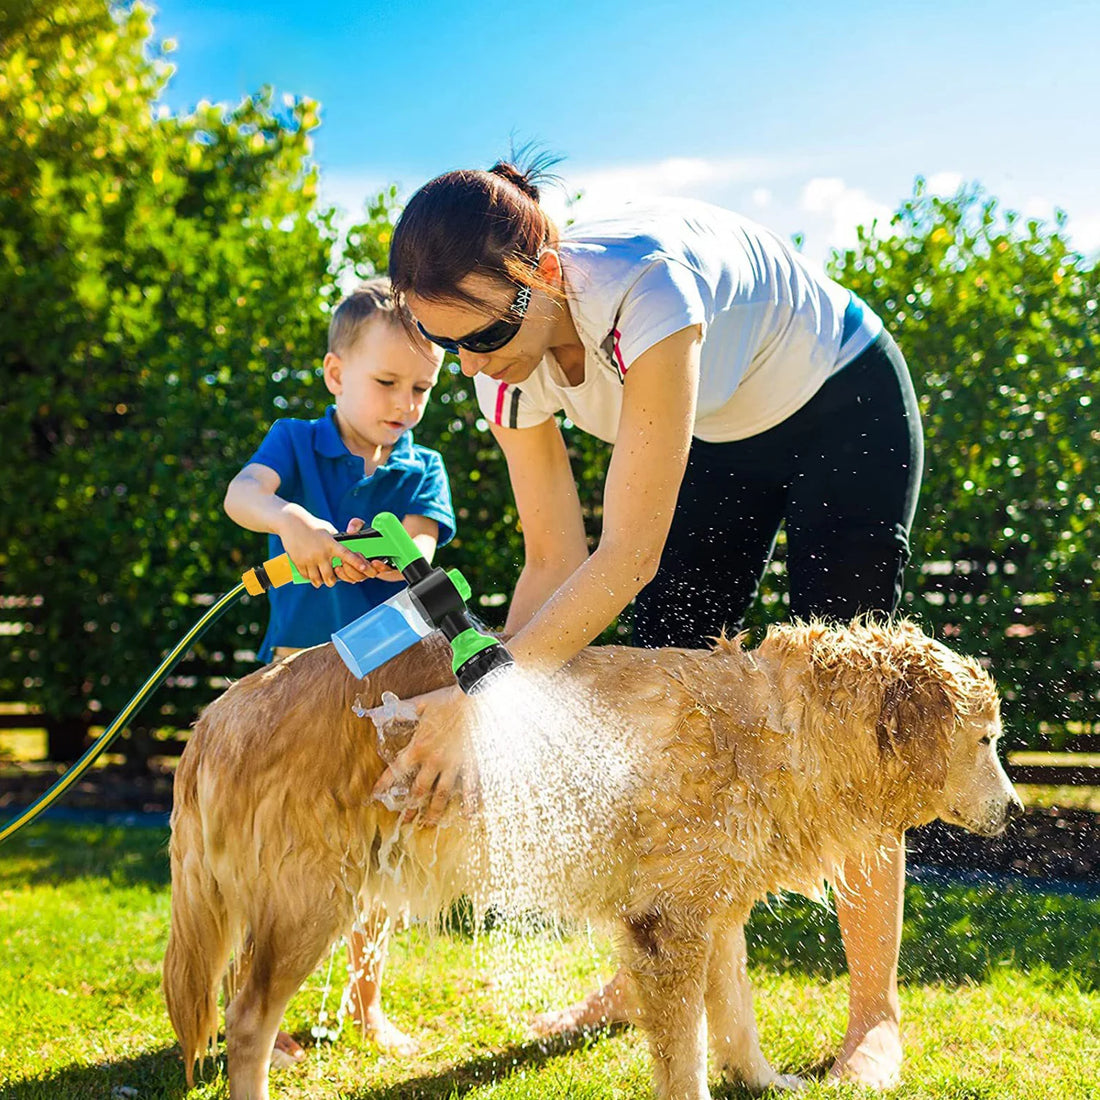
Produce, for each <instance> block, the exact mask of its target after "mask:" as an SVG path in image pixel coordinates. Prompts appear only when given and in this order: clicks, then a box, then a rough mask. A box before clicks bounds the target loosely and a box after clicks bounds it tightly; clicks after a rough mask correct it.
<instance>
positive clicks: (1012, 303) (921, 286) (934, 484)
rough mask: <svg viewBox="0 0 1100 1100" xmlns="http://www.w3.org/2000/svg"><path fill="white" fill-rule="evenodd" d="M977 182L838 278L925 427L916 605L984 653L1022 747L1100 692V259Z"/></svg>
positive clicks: (1080, 716)
mask: <svg viewBox="0 0 1100 1100" xmlns="http://www.w3.org/2000/svg"><path fill="white" fill-rule="evenodd" d="M1064 229H1065V218H1064V216H1063V215H1059V216H1058V217H1057V218H1056V220H1055V223H1054V225H1053V226H1050V225H1045V224H1043V223H1042V222H1039V221H1034V220H1032V221H1027V222H1022V221H1021V219H1020V218H1019V217H1018V216H1016V215H1015V214H1013V213H1011V212H1007V213H1005V214H1003V215H1002V214H1001V213H1000V211H999V210H998V204H997V202H996V201H995V200H994V199H992V198H990V197H989V196H987V195H985V194H984V193H983V192H982V191H981V190H980V189H979V188H977V187H970V188H964V189H962V190H960V191H959V193H958V194H956V195H955V196H954V197H952V198H939V197H937V196H934V195H930V194H928V193H927V192H926V190H925V189H924V186H923V182H922V181H920V180H918V182H917V186H916V189H915V191H914V194H913V197H912V198H911V199H910V200H909V201H907V202H906V203H905V204H904V205H903V206H902V207H901V209H900V210H899V212H898V214H897V215H896V216H895V218H894V219H893V221H892V223H891V226H890V230H889V232H888V233H881V234H880V233H879V232H878V231H877V228H876V227H874V226H872V227H871V228H870V229H869V230H861V231H860V235H859V242H858V244H857V246H856V247H855V248H854V249H851V250H849V251H847V252H845V253H844V254H842V255H838V256H836V257H835V261H834V265H833V266H834V274H835V275H836V277H837V278H838V279H839V281H840V282H842V283H843V284H844V285H845V286H848V287H850V288H851V289H852V290H854V291H855V292H856V293H858V294H860V295H861V296H862V297H863V298H864V299H865V300H866V301H867V302H868V303H870V304H871V305H872V306H873V307H874V309H875V310H876V311H877V312H878V313H879V315H880V316H881V317H882V318H883V319H884V320H885V322H886V324H887V326H888V327H889V328H890V330H891V331H892V332H893V333H894V334H895V335H896V337H897V339H898V342H899V344H900V345H901V347H902V350H903V351H904V352H905V355H906V358H907V360H908V362H909V364H910V367H911V370H912V373H913V379H914V383H915V385H916V388H917V393H918V395H919V397H920V403H921V413H922V417H923V419H924V424H925V429H926V435H927V444H928V448H927V460H926V472H925V479H924V488H923V491H922V496H921V506H920V509H919V511H918V515H917V520H916V526H915V530H914V538H913V550H914V556H913V563H912V566H911V568H910V573H909V585H908V588H909V591H908V593H907V600H908V607H909V609H910V610H911V611H912V612H914V613H916V614H917V615H919V617H920V618H922V619H923V620H925V621H926V622H928V623H929V624H930V625H931V626H932V627H934V628H935V629H936V630H937V631H938V632H939V633H940V634H941V635H943V636H944V637H945V638H948V639H957V641H958V644H959V646H960V648H961V649H962V650H963V651H965V652H982V653H984V654H986V655H987V657H988V659H989V661H990V664H991V667H992V670H993V672H994V674H995V675H996V677H997V679H998V681H999V683H1000V684H1001V686H1002V688H1003V690H1004V694H1005V697H1006V699H1007V701H1008V704H1009V705H1008V707H1007V717H1008V722H1009V728H1010V729H1011V730H1013V732H1014V735H1015V736H1017V737H1019V738H1020V739H1024V738H1028V737H1034V736H1035V734H1036V733H1037V731H1039V729H1040V728H1041V727H1042V726H1043V725H1044V724H1046V723H1053V724H1058V723H1062V722H1065V721H1069V720H1076V721H1082V722H1093V721H1095V717H1096V702H1097V699H1098V698H1100V604H1098V595H1097V587H1098V585H1097V580H1098V578H1097V569H1098V560H1100V534H1098V526H1097V522H1096V509H1097V506H1098V503H1100V461H1098V453H1100V447H1098V446H1097V444H1098V443H1100V430H1098V429H1100V422H1098V420H1097V410H1096V404H1095V402H1096V400H1097V398H1096V394H1097V393H1098V392H1100V309H1098V300H1100V265H1097V264H1096V263H1095V262H1092V263H1090V262H1089V261H1087V260H1086V259H1085V258H1084V257H1082V256H1081V255H1079V254H1077V253H1075V252H1074V251H1073V250H1072V249H1071V248H1070V246H1069V244H1068V243H1067V241H1066V238H1065V233H1064Z"/></svg>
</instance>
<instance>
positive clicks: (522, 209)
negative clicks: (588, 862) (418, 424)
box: [379, 163, 923, 1087]
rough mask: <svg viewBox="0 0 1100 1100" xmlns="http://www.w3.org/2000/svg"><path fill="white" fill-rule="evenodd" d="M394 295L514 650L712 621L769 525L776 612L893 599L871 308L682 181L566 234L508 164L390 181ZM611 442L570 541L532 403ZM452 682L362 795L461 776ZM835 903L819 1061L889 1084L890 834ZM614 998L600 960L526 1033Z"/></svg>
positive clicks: (732, 600) (903, 483) (548, 445)
mask: <svg viewBox="0 0 1100 1100" xmlns="http://www.w3.org/2000/svg"><path fill="white" fill-rule="evenodd" d="M390 277H391V279H392V281H393V287H394V293H395V295H396V296H397V298H398V299H399V300H404V301H405V302H406V303H407V305H408V307H409V310H410V312H411V314H412V316H413V317H414V318H415V319H416V322H417V324H418V326H419V327H420V329H421V331H422V332H423V333H424V335H426V336H427V337H428V339H430V340H432V341H434V342H435V343H437V344H439V345H441V346H442V347H444V348H446V349H448V350H450V351H452V352H455V353H456V354H457V355H458V357H459V361H460V363H461V366H462V370H463V373H465V374H467V375H469V376H472V377H473V378H474V380H475V387H476V390H477V395H478V400H479V402H480V404H481V408H482V410H483V411H484V415H485V416H486V419H488V420H489V421H490V425H491V430H492V432H493V434H494V436H495V437H496V439H497V441H498V442H499V443H500V445H501V447H502V449H503V451H504V454H505V457H506V459H507V463H508V471H509V476H510V479H511V482H512V488H513V491H514V493H515V498H516V505H517V508H518V512H519V518H520V521H521V523H522V526H523V537H524V550H525V562H524V567H523V570H522V573H521V575H520V578H519V581H518V582H517V585H516V590H515V594H514V596H513V599H512V603H511V607H510V610H509V615H508V621H507V626H506V629H507V630H508V631H509V632H512V633H514V637H513V638H512V639H511V641H510V642H509V649H510V651H511V653H512V655H513V656H514V657H515V659H516V661H517V662H518V663H519V664H520V665H521V666H531V667H542V668H544V669H546V668H550V669H552V668H557V667H558V666H560V665H562V664H564V663H565V662H566V661H568V660H569V659H570V658H571V657H573V656H574V655H575V654H576V653H577V652H578V651H579V650H580V649H581V648H582V647H583V646H585V645H586V644H588V643H589V642H591V641H592V640H593V639H594V638H596V637H597V636H598V635H599V633H600V632H601V631H602V630H603V629H604V628H605V627H606V626H607V625H608V624H609V623H610V622H612V621H613V619H614V618H615V617H616V616H617V615H618V614H619V612H621V611H622V610H623V609H624V608H625V607H626V606H627V604H628V603H630V601H631V600H632V599H635V598H636V603H635V627H634V629H635V641H636V644H639V645H643V646H662V645H678V646H703V645H705V644H706V642H707V639H708V638H709V637H711V636H713V635H715V634H717V633H718V632H719V631H720V630H721V629H722V628H726V629H736V627H737V624H738V623H739V621H740V619H741V617H742V616H743V614H744V612H745V610H746V608H747V607H748V605H749V603H750V602H751V600H752V598H753V595H754V593H755V591H756V586H757V584H758V581H759V578H760V576H761V573H762V571H763V569H764V568H765V566H766V564H767V562H768V559H769V557H770V554H771V550H772V547H773V545H774V541H775V537H776V533H777V531H778V528H779V526H780V524H781V523H785V524H786V530H787V545H788V575H789V581H790V601H791V613H792V614H793V615H796V616H799V617H801V618H809V617H811V616H820V617H831V618H839V619H848V618H850V617H851V616H853V615H855V614H857V613H860V612H865V611H880V612H886V613H889V612H892V611H893V610H894V609H895V608H896V606H897V604H898V601H899V599H900V594H901V579H902V571H903V569H904V565H905V562H906V560H907V558H908V533H909V529H910V526H911V524H912V520H913V514H914V510H915V507H916V498H917V493H918V489H919V484H920V471H921V463H922V458H923V452H922V442H921V434H920V422H919V414H918V411H917V404H916V399H915V395H914V393H913V387H912V383H911V382H910V380H909V376H908V372H907V369H906V365H905V361H904V359H903V358H902V356H901V353H900V352H899V351H898V349H897V347H896V345H895V344H894V342H893V341H892V340H891V339H890V337H889V336H888V335H887V334H886V333H885V332H884V331H883V330H882V324H881V322H880V321H879V319H878V318H877V317H875V316H874V314H873V313H871V311H870V310H869V309H868V308H867V307H866V306H865V305H864V304H863V303H862V302H860V301H859V299H858V298H856V297H854V296H853V295H852V294H850V293H849V292H848V291H847V290H845V289H844V288H843V287H841V286H839V285H838V284H836V283H835V282H833V281H831V280H829V279H827V278H826V277H825V276H823V275H821V274H818V273H816V272H814V271H813V270H812V269H811V268H810V267H809V266H808V265H807V264H806V263H805V262H804V261H803V259H802V258H801V257H800V256H799V255H798V254H797V253H796V252H794V251H793V250H792V249H791V248H790V246H789V245H787V244H786V243H785V242H783V241H782V240H780V239H779V238H778V237H776V236H774V235H772V234H771V233H769V232H767V231H766V230H764V229H762V228H760V227H759V226H756V225H754V224H753V223H751V222H749V221H746V220H744V219H742V218H740V217H738V216H736V215H734V214H730V213H728V212H726V211H723V210H719V209H716V208H714V207H710V206H707V205H704V204H702V203H693V202H687V201H675V202H672V201H670V202H666V203H660V204H654V205H652V206H648V207H644V208H638V209H629V208H627V209H624V212H623V213H622V215H621V216H619V217H617V218H615V219H613V220H610V221H607V222H604V223H602V224H599V225H593V226H589V227H587V228H586V229H580V228H575V229H571V230H570V232H569V235H568V237H566V238H562V237H560V236H559V234H558V232H557V230H556V228H555V227H554V225H553V223H552V222H551V221H550V219H549V218H547V217H546V215H545V214H544V213H543V211H542V209H541V208H540V206H539V203H538V189H537V186H536V185H535V182H534V180H533V179H532V173H531V172H530V171H529V172H526V173H525V172H521V171H519V170H518V169H517V168H515V167H514V166H512V165H510V164H506V163H501V164H497V165H496V166H495V167H494V168H493V169H491V170H490V171H489V172H480V171H456V172H449V173H447V174H445V175H443V176H440V177H438V178H437V179H435V180H432V181H431V182H429V183H428V184H426V185H425V186H424V187H423V188H421V189H420V191H418V192H417V193H416V194H415V195H414V196H413V197H412V199H411V200H410V202H409V204H408V206H407V207H406V208H405V211H404V213H403V214H402V216H401V219H400V221H399V223H398V225H397V227H396V229H395V232H394V237H393V242H392V246H391V252H390ZM561 411H564V413H565V415H567V416H568V417H569V418H570V419H571V420H572V421H573V423H574V424H576V425H577V426H578V427H579V428H581V429H583V430H585V431H588V432H590V433H592V434H594V435H597V436H599V437H600V438H602V439H605V440H608V441H611V442H613V444H614V449H613V452H612V457H611V461H610V463H609V466H608V470H607V476H606V482H605V489H604V516H603V531H602V534H601V537H600V541H599V545H598V546H597V548H596V549H595V550H594V551H593V552H592V553H591V554H589V553H588V550H587V546H586V542H585V534H584V528H583V525H582V521H581V510H580V505H579V502H578V497H577V491H576V485H575V482H574V479H573V475H572V472H571V470H570V466H569V461H568V457H567V454H566V448H565V444H564V442H563V439H562V435H561V432H560V431H559V429H558V427H557V423H556V421H555V419H554V414H555V413H557V412H561ZM465 706H466V703H465V700H464V698H463V697H462V695H461V693H460V692H459V690H458V689H457V688H454V689H448V690H447V691H444V692H440V693H435V695H433V696H432V697H430V699H429V700H428V701H427V703H426V705H425V709H424V712H423V717H422V719H421V725H420V728H419V730H418V733H417V736H416V738H415V739H414V741H413V742H412V743H411V744H410V745H409V747H408V748H407V749H406V751H405V752H404V753H402V754H401V756H399V757H398V759H397V760H396V761H395V763H394V765H393V767H392V768H391V770H390V771H389V772H388V773H387V774H386V775H385V776H383V778H382V780H381V781H380V784H379V790H384V789H386V788H387V787H388V786H390V785H392V784H393V783H394V782H396V781H397V780H399V779H400V780H401V781H402V782H409V783H410V796H409V798H410V801H409V805H410V807H411V808H410V810H409V811H408V813H407V818H408V819H409V820H411V819H412V818H414V817H416V815H417V813H418V812H419V813H422V815H423V816H422V820H423V821H424V822H425V823H428V824H430V823H433V822H434V821H436V820H438V817H439V815H440V814H441V813H442V811H443V809H444V808H445V807H446V805H447V802H448V800H449V799H450V797H451V795H452V793H453V792H454V790H455V788H456V786H457V785H458V784H459V783H460V781H461V774H462V769H463V766H464V762H463V759H462V750H461V746H460V743H459V741H458V739H456V738H454V737H453V736H449V731H452V730H453V729H454V728H456V723H461V720H462V715H463V708H464V707H465ZM848 871H849V874H848V881H849V885H850V889H849V892H848V894H847V896H846V897H845V898H843V899H840V898H838V901H837V909H838V913H839V916H840V924H841V929H842V932H843V936H844V943H845V949H846V952H847V956H848V960H849V966H850V972H851V988H850V998H849V1002H850V1003H849V1008H850V1013H849V1026H848V1033H847V1036H846V1038H845V1042H844V1045H843V1048H842V1050H841V1054H840V1056H839V1058H838V1059H837V1062H836V1065H835V1066H834V1069H833V1072H834V1073H835V1074H836V1075H838V1076H845V1077H851V1078H855V1079H857V1080H860V1081H863V1082H865V1083H867V1084H872V1085H878V1086H880V1087H883V1086H887V1085H889V1084H890V1083H892V1082H893V1081H894V1080H895V1079H896V1077H897V1073H898V1068H899V1066H900V1061H901V1046H900V1040H899V1035H898V1022H899V1016H900V1011H899V1007H898V995H897V959H898V947H899V944H900V938H901V915H902V892H903V886H904V849H903V846H902V839H901V838H900V837H899V838H898V842H897V845H896V846H895V848H894V849H893V850H892V851H890V852H888V853H887V855H886V858H884V859H883V860H881V861H880V862H879V863H878V865H877V866H876V867H875V868H874V869H873V870H872V871H870V872H869V873H868V872H864V871H861V870H860V869H859V868H858V867H852V868H849V869H848ZM629 1015H630V1004H629V990H628V988H627V985H626V983H625V979H624V977H623V975H621V974H620V975H617V976H616V977H615V978H614V979H613V980H612V981H611V983H610V984H609V985H608V986H606V987H605V988H604V989H602V990H600V991H598V992H597V993H595V994H593V995H592V996H591V997H589V998H588V999H587V1000H586V1001H584V1002H582V1003H581V1004H580V1005H577V1006H573V1007H572V1008H570V1009H567V1010H565V1011H564V1012H562V1013H558V1014H556V1015H554V1016H551V1017H547V1018H545V1019H544V1020H543V1021H542V1025H543V1029H544V1030H550V1031H552V1030H560V1029H564V1028H567V1027H574V1026H580V1025H584V1024H592V1023H597V1022H600V1021H606V1020H613V1019H621V1018H626V1017H628V1016H629Z"/></svg>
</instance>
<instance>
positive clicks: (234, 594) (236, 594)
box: [0, 581, 245, 843]
mask: <svg viewBox="0 0 1100 1100" xmlns="http://www.w3.org/2000/svg"><path fill="white" fill-rule="evenodd" d="M243 595H245V585H244V582H243V581H242V582H241V583H240V584H238V585H237V587H236V588H234V589H233V590H232V591H231V592H227V593H226V594H225V595H224V596H222V598H221V599H220V600H218V602H217V603H215V604H214V605H213V606H212V607H211V608H210V610H209V611H207V612H206V614H205V615H203V617H202V618H201V619H199V621H198V622H197V623H195V625H194V626H193V627H192V628H191V629H190V630H189V631H188V632H187V633H186V634H185V635H184V636H183V638H181V639H180V641H179V643H178V644H177V645H176V647H175V648H174V649H173V650H172V651H171V652H170V653H169V654H168V655H167V656H166V657H165V658H164V660H163V661H161V663H160V664H159V665H158V666H157V669H156V671H155V672H154V673H153V675H152V676H150V677H149V679H148V680H146V681H145V683H144V684H142V686H141V688H140V690H139V691H138V692H137V694H136V695H135V696H134V697H133V698H132V699H131V700H130V701H129V702H128V703H127V704H126V706H124V707H123V708H122V710H121V711H120V712H119V713H118V715H117V716H116V717H115V720H114V721H113V722H112V723H111V724H110V725H109V726H108V727H107V728H106V729H105V730H104V731H103V733H102V734H101V735H100V736H99V738H98V739H97V740H96V741H95V743H94V744H92V745H90V746H89V747H88V749H87V750H86V751H85V753H84V755H83V756H82V757H81V758H80V759H79V760H78V761H77V762H76V763H75V764H73V766H72V767H71V768H70V769H69V770H68V771H67V772H65V774H64V775H63V776H61V778H60V779H58V781H57V782H56V783H54V785H53V786H52V787H50V789H49V790H48V791H46V793H45V794H43V795H41V796H40V797H39V798H37V799H36V800H35V801H34V802H33V803H32V804H31V805H30V806H28V807H27V808H26V809H25V810H24V811H23V812H22V813H21V814H19V816H18V817H14V818H12V820H11V821H9V822H8V823H7V825H5V826H4V828H3V830H0V843H3V842H4V841H5V840H7V839H8V837H10V836H12V835H13V834H15V833H17V832H19V830H20V829H22V828H23V826H24V825H29V824H30V823H31V822H32V821H33V820H34V819H35V818H36V817H38V816H39V814H42V813H44V812H45V811H46V810H48V809H49V808H50V806H52V805H53V804H54V803H55V802H56V801H57V800H58V799H59V798H60V797H61V796H62V795H63V794H64V793H65V792H66V791H67V790H68V789H69V788H70V787H71V786H72V785H73V784H74V783H75V782H76V781H77V780H78V779H79V778H80V777H81V776H82V775H83V774H84V773H85V772H86V771H87V770H88V769H89V768H90V767H91V766H92V764H94V763H95V761H96V760H97V758H98V757H99V756H100V755H101V754H102V752H103V751H104V749H106V748H107V746H108V745H110V744H111V742H112V741H114V739H115V738H116V737H118V735H119V734H120V733H121V732H122V730H123V729H124V728H125V726H126V723H127V722H129V720H130V719H131V718H132V717H133V716H134V715H135V714H136V713H137V712H138V711H139V710H140V709H141V706H142V704H143V703H144V702H145V700H146V699H148V697H149V696H150V695H152V694H153V692H154V691H156V689H157V688H158V687H160V685H161V684H162V683H163V682H164V680H165V679H166V677H167V676H168V674H169V673H170V672H171V671H172V669H173V668H175V667H176V665H177V664H178V663H179V661H180V659H181V658H182V657H183V656H184V654H186V653H187V651H188V650H189V649H190V648H191V646H192V645H193V644H194V643H195V642H197V641H198V640H199V638H200V637H201V636H202V635H203V633H204V632H205V631H206V628H207V627H209V626H210V625H212V624H213V623H214V622H215V621H216V620H217V619H219V618H220V617H221V616H222V614H223V613H224V612H226V611H228V610H229V608H230V607H232V606H233V604H235V603H236V602H237V601H238V600H239V599H240V598H241V597H242V596H243Z"/></svg>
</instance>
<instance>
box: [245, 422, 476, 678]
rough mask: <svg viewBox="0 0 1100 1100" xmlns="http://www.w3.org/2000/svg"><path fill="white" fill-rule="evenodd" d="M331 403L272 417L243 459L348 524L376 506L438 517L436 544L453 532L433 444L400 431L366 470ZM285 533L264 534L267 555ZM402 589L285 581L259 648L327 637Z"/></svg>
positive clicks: (316, 509)
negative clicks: (318, 410)
mask: <svg viewBox="0 0 1100 1100" xmlns="http://www.w3.org/2000/svg"><path fill="white" fill-rule="evenodd" d="M335 415H336V406H335V405H330V406H329V407H328V409H327V410H326V411H325V415H324V416H323V417H321V418H320V419H319V420H276V421H275V423H274V424H272V425H271V430H270V431H269V432H268V433H267V436H266V437H265V438H264V441H263V442H262V443H261V444H260V446H259V449H258V450H257V451H256V453H255V454H254V455H253V456H252V457H251V458H250V459H249V460H248V461H249V463H253V462H258V463H259V464H260V465H262V466H267V467H269V468H270V469H272V470H274V471H275V472H276V473H277V474H278V475H279V488H278V490H277V491H278V494H279V496H280V497H282V498H283V500H289V501H293V502H294V503H295V504H300V505H301V506H302V507H303V508H305V509H307V510H308V511H309V512H312V513H313V515H315V516H316V517H317V518H318V519H325V520H328V521H329V523H331V524H332V525H333V527H335V528H336V530H337V531H346V530H347V526H348V523H349V521H351V520H352V519H354V518H355V517H357V516H358V517H359V518H360V519H362V520H363V521H364V522H365V523H367V524H368V525H369V524H370V522H371V520H372V519H373V518H374V517H375V516H376V515H378V513H379V512H393V514H394V515H395V516H397V517H398V519H403V518H404V517H405V516H425V517H427V518H428V519H434V520H435V521H436V523H438V524H439V545H440V546H442V545H443V544H444V543H446V542H449V541H450V539H451V538H452V536H453V535H454V533H455V517H454V509H453V508H452V506H451V488H450V485H449V484H448V482H447V471H446V469H445V468H444V466H443V459H442V457H441V456H440V454H439V453H438V452H437V451H433V450H430V449H429V448H427V447H421V446H420V445H419V444H416V443H414V442H413V438H412V432H404V433H403V434H402V435H401V438H400V439H399V440H398V441H397V442H396V443H395V444H394V446H393V449H392V450H391V451H390V455H389V458H387V459H386V461H385V462H384V463H383V464H382V465H381V466H379V467H378V469H376V470H375V471H374V473H372V474H371V475H370V476H369V477H364V476H363V460H362V458H360V457H359V456H358V455H353V454H352V453H351V451H349V450H348V448H347V447H346V446H345V444H344V441H343V440H342V439H341V438H340V433H339V431H337V428H336V420H335ZM284 549H285V548H284V546H283V543H282V540H281V539H279V538H278V537H277V536H276V535H271V536H269V538H268V555H269V557H276V556H277V555H279V554H282V553H283V552H284ZM400 590H401V585H399V584H395V583H394V582H392V581H380V580H373V579H372V580H366V581H360V582H359V583H358V584H348V583H346V582H343V581H340V582H338V583H337V584H336V585H334V586H333V587H332V588H325V587H323V586H322V587H321V588H314V587H313V585H311V584H288V585H284V586H283V587H282V588H273V589H271V591H270V592H269V593H268V600H269V602H270V604H271V619H270V621H269V623H268V627H267V634H266V635H264V640H263V645H262V646H261V647H260V652H259V657H260V660H261V661H270V660H271V657H272V653H273V650H274V648H275V646H294V647H305V646H311V645H319V644H320V643H321V642H327V641H328V640H329V638H330V636H331V635H332V633H333V631H336V630H339V629H340V628H341V627H343V626H346V625H347V624H348V623H350V622H352V621H353V620H354V619H357V618H358V617H359V616H360V615H363V614H365V613H366V612H367V611H369V610H370V609H371V608H372V607H377V606H378V604H380V603H382V602H384V601H385V600H388V599H389V598H390V597H391V596H393V595H394V594H395V593H397V592H399V591H400Z"/></svg>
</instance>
